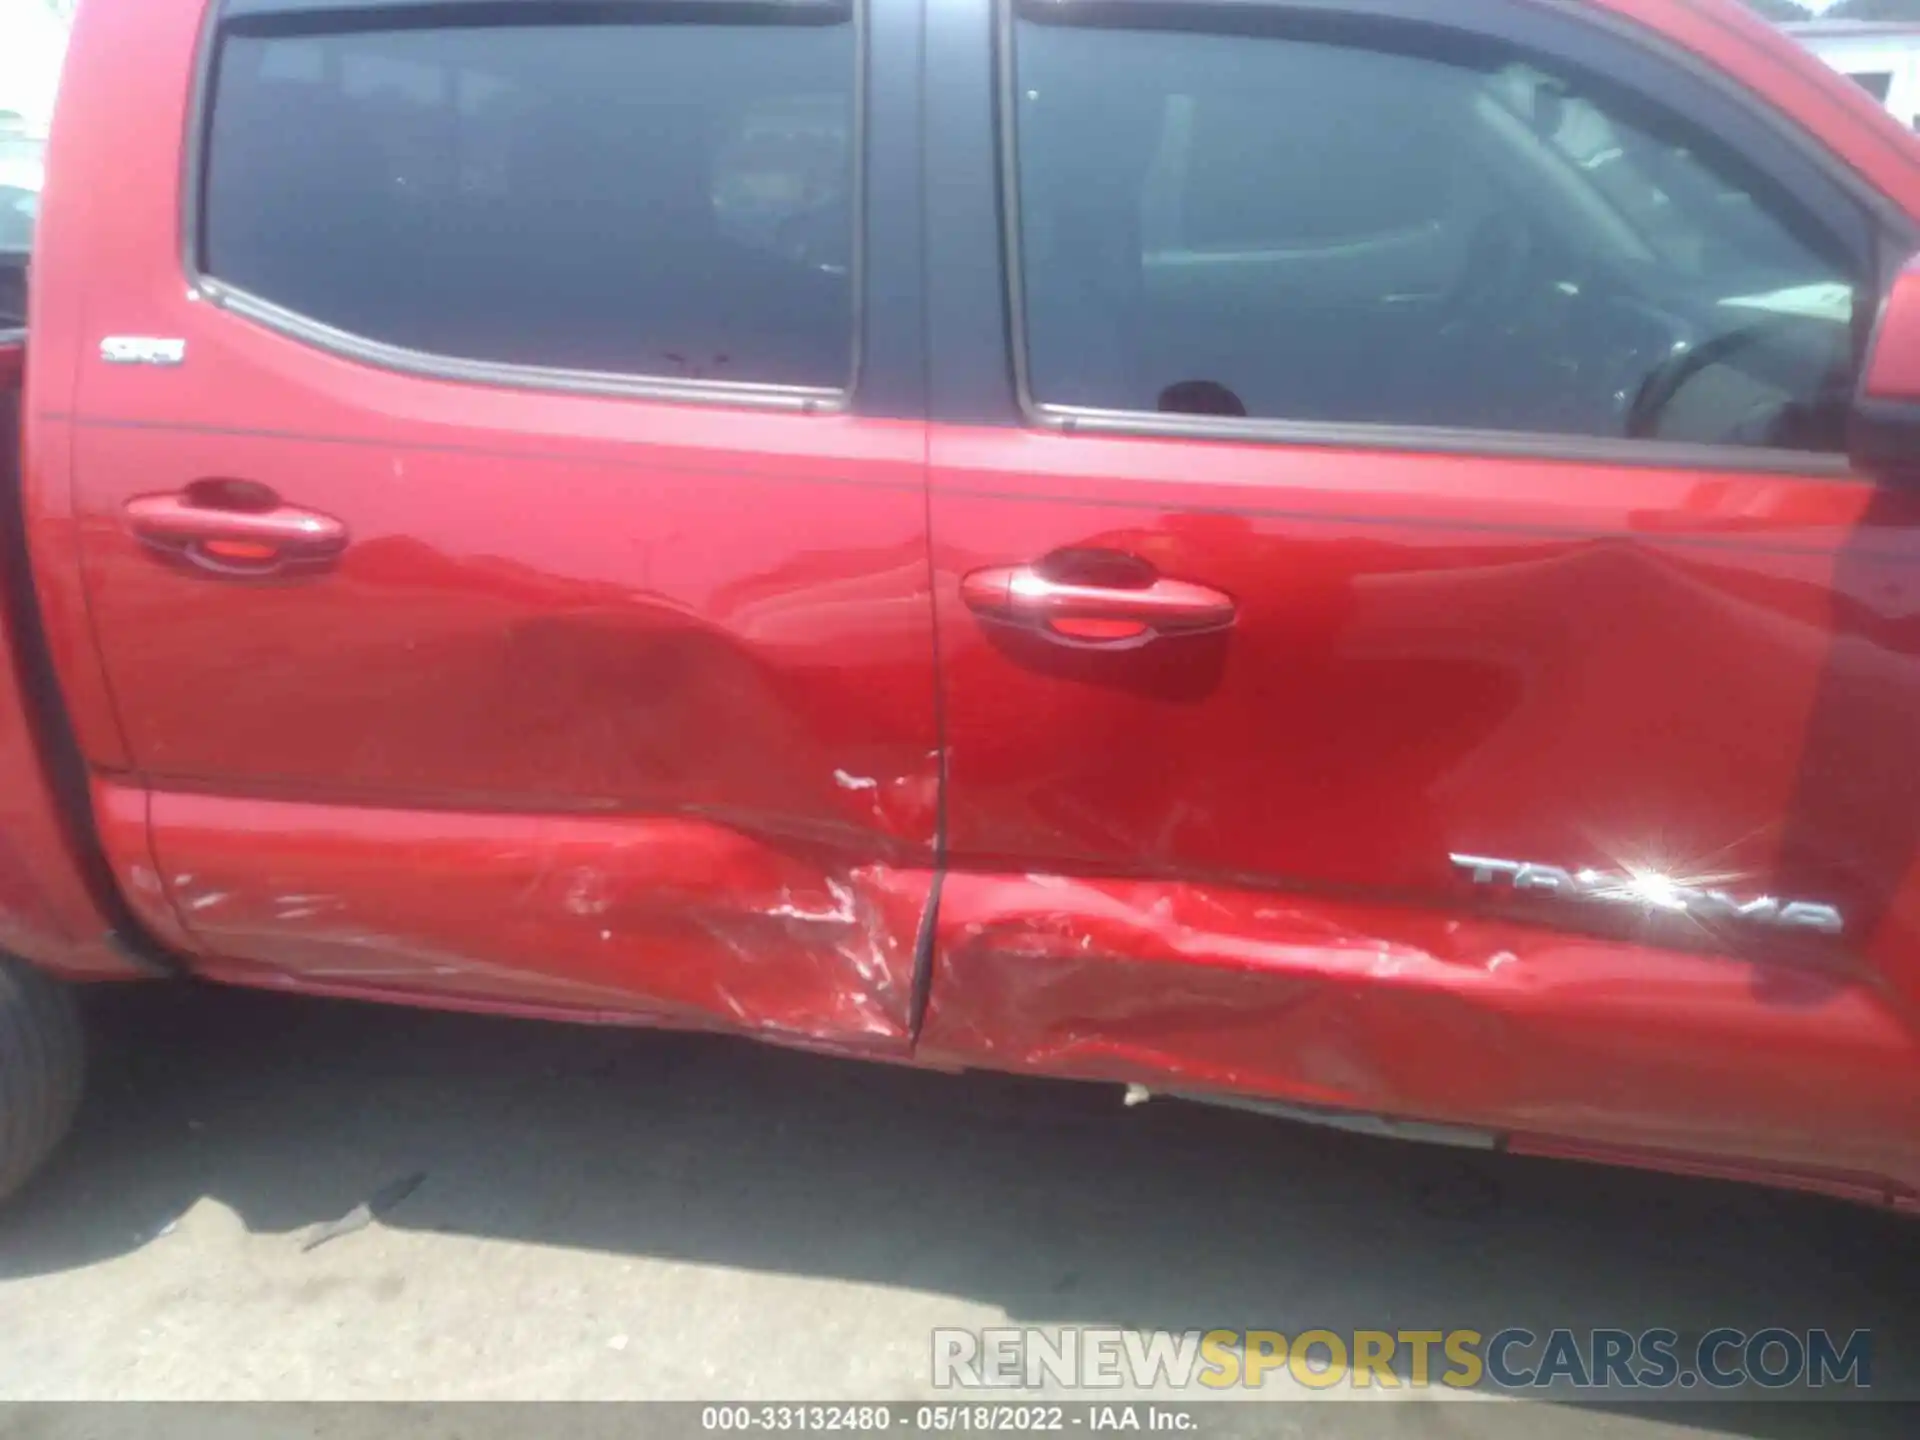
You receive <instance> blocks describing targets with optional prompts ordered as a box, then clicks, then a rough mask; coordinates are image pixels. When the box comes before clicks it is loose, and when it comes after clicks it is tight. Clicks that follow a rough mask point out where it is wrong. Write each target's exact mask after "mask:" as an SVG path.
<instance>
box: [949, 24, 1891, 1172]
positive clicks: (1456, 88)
mask: <svg viewBox="0 0 1920 1440" xmlns="http://www.w3.org/2000/svg"><path fill="white" fill-rule="evenodd" d="M1386 8H1387V9H1389V10H1392V9H1394V8H1395V7H1392V6H1389V7H1386ZM1407 8H1408V11H1409V14H1408V16H1407V19H1406V21H1405V22H1404V23H1396V22H1393V21H1391V20H1383V19H1381V18H1380V17H1373V18H1371V19H1368V20H1367V21H1366V22H1365V23H1362V22H1361V21H1360V20H1358V19H1355V20H1351V21H1339V20H1333V19H1329V18H1328V17H1327V16H1325V15H1324V14H1320V15H1317V16H1311V17H1307V18H1304V19H1303V18H1301V16H1300V15H1299V14H1298V13H1297V12H1291V11H1290V12H1288V13H1287V14H1284V15H1283V14H1282V13H1281V11H1280V10H1279V9H1278V7H1276V10H1275V12H1274V14H1273V15H1271V16H1262V15H1261V14H1260V12H1259V8H1258V7H1234V9H1233V11H1232V12H1231V13H1230V14H1229V13H1227V12H1225V11H1220V12H1209V13H1210V14H1211V16H1212V18H1211V19H1210V20H1209V21H1208V22H1206V23H1205V24H1202V23H1201V22H1200V21H1198V20H1197V19H1196V20H1192V21H1191V22H1190V23H1189V22H1183V23H1182V24H1181V25H1180V26H1178V27H1173V26H1171V22H1169V27H1168V28H1163V29H1155V28H1153V26H1154V24H1155V22H1154V21H1153V20H1151V19H1147V18H1142V19H1140V20H1138V21H1137V24H1138V26H1139V28H1128V26H1127V25H1124V24H1121V23H1119V21H1118V20H1117V19H1115V15H1114V14H1108V15H1107V16H1106V19H1107V21H1108V22H1109V23H1102V24H1099V25H1094V24H1092V23H1087V24H1084V25H1083V24H1081V23H1079V22H1077V21H1076V19H1075V18H1074V16H1072V15H1067V14H1063V13H1061V12H1060V10H1059V7H1049V6H1043V5H1034V6H1029V7H1023V8H1022V9H1021V11H1020V15H1019V17H1018V18H1017V19H1016V22H1015V25H1014V31H1013V40H1012V47H1011V55H1010V59H1009V61H1008V63H1009V64H1010V65H1011V67H1012V69H1011V73H1010V74H1009V75H1008V76H1007V77H1006V83H1005V86H1004V88H1003V92H1002V93H1004V94H1005V95H1007V96H1009V97H1010V98H1011V102H1012V104H1013V106H1014V110H1013V113H1012V114H1011V115H1010V116H1009V117H1006V118H1007V119H1009V120H1010V122H1011V128H1012V134H1013V146H1012V152H1011V158H1010V161H1009V163H1010V164H1011V165H1012V166H1013V167H1014V173H1013V174H1012V175H1011V176H1010V177H1008V178H1009V179H1010V180H1011V182H1012V184H1011V188H1010V191H1009V199H1010V204H1009V207H1008V208H1009V212H1010V213H1011V214H1012V215H1014V216H1015V217H1016V224H1017V227H1018V228H1017V232H1016V234H1015V236H1014V239H1013V242H1012V245H1011V253H1012V255H1013V257H1014V258H1015V260H1016V262H1017V263H1016V269H1017V273H1018V278H1019V281H1020V284H1019V289H1018V291H1017V292H1016V293H1017V295H1018V296H1019V298H1020V300H1021V301H1022V302H1023V303H1021V304H1020V305H1019V306H1017V307H1016V309H1015V312H1014V313H1015V314H1016V315H1017V316H1018V317H1019V318H1020V320H1021V321H1022V322H1023V328H1022V330H1021V332H1020V333H1018V334H1016V335H1015V336H1014V337H1013V341H1012V344H1013V348H1014V350H1015V353H1016V354H1017V355H1018V356H1019V358H1020V362H1021V370H1020V373H1019V375H1018V379H1019V382H1020V384H1021V385H1022V386H1023V387H1024V391H1025V400H1026V408H1025V413H1024V414H1023V415H1022V416H1021V417H1020V418H1019V420H1018V421H1017V422H1016V423H1013V424H1004V425H1001V426H998V427H994V426H983V425H978V424H964V425H950V426H945V427H942V428H941V429H940V430H938V431H937V432H936V435H935V438H934V443H933V451H932V453H933V478H932V487H933V491H932V518H933V533H934V540H935V559H936V593H937V601H938V605H939V611H940V635H941V650H942V665H943V674H944V680H945V693H946V697H947V701H946V716H947V723H948V735H949V743H950V746H951V750H950V789H949V795H948V809H947V813H948V819H949V833H948V845H949V858H950V863H951V866H952V873H951V874H950V875H949V876H948V878H947V880H946V882H945V885H944V890H943V895H942V901H941V908H940V916H939V940H938V945H937V954H936V963H935V972H934V980H933V987H932V996H933V1010H932V1013H931V1015H930V1017H929V1020H928V1024H927V1030H926V1043H927V1046H928V1048H929V1050H930V1051H931V1052H933V1053H936V1054H940V1055H943V1056H946V1057H948V1058H954V1059H959V1060H971V1061H976V1062H985V1061H990V1062H992V1063H999V1064H1022V1065H1028V1066H1031V1067H1034V1068H1037V1069H1043V1070H1047V1071H1052V1072H1057V1073H1059V1072H1064V1073H1072V1074H1080V1075H1085V1076H1091V1077H1104V1078H1111V1079H1124V1080H1131V1081H1141V1082H1145V1083H1147V1084H1149V1085H1152V1086H1155V1087H1157V1088H1167V1089H1173V1090H1181V1089H1185V1090H1194V1091H1216V1092H1217V1091H1254V1092H1259V1093H1264V1094H1267V1095H1271V1096H1274V1097H1278V1098H1281V1099H1284V1100H1288V1101H1291V1102H1294V1103H1304V1104H1309V1105H1312V1104H1324V1105H1330V1106H1338V1107H1342V1108H1347V1109H1359V1110H1365V1111H1374V1112H1384V1113H1386V1114H1389V1115H1398V1116H1412V1117H1419V1118H1424V1119H1429V1120H1439V1121H1449V1122H1455V1123H1459V1124H1465V1125H1470V1126H1475V1127H1484V1128H1486V1129H1489V1130H1497V1131H1502V1132H1507V1133H1519V1134H1522V1135H1525V1134H1528V1133H1533V1134H1542V1133H1544V1134H1551V1135H1556V1136H1561V1137H1573V1138H1574V1139H1576V1140H1578V1141H1579V1142H1581V1143H1584V1144H1586V1145H1588V1146H1590V1147H1592V1148H1595V1149H1599V1148H1602V1147H1606V1146H1616V1145H1617V1146H1637V1147H1644V1148H1650V1149H1665V1150H1672V1151H1691V1152H1712V1151H1716V1150H1718V1151H1724V1152H1728V1153H1733V1154H1739V1155H1742V1156H1745V1157H1748V1158H1750V1159H1754V1158H1759V1159H1770V1160H1773V1161H1776V1162H1778V1163H1780V1164H1781V1165H1783V1166H1793V1165H1798V1164H1803V1163H1804V1164H1808V1165H1811V1164H1815V1163H1818V1164H1822V1165H1826V1166H1836V1159H1837V1161H1838V1164H1837V1168H1842V1169H1858V1170H1860V1171H1862V1172H1870V1173H1877V1174H1888V1173H1896V1172H1898V1171H1899V1170H1900V1169H1901V1168H1902V1164H1903V1163H1904V1164H1905V1168H1906V1170H1907V1171H1908V1172H1909V1173H1911V1172H1913V1170H1914V1169H1915V1167H1914V1166H1913V1165H1912V1164H1911V1159H1910V1156H1908V1157H1907V1160H1906V1161H1904V1162H1903V1161H1902V1160H1901V1159H1899V1158H1898V1157H1900V1156H1904V1155H1907V1149H1908V1147H1909V1144H1910V1136H1911V1134H1912V1131H1913V1125H1914V1122H1915V1120H1916V1118H1920V1092H1917V1091H1916V1088H1915V1084H1914V1081H1913V1078H1912V1077H1913V1076H1914V1074H1915V1073H1916V1072H1915V1070H1914V1061H1915V1059H1916V1058H1920V1057H1916V1055H1915V1046H1914V1042H1913V1038H1912V1035H1911V1032H1910V1029H1909V1027H1908V1026H1907V1024H1906V1023H1905V1022H1904V1019H1903V1015H1904V1012H1905V1011H1906V1009H1907V1008H1908V1007H1909V1006H1910V1005H1911V1004H1912V1003H1913V1001H1914V1000H1915V999H1916V998H1920V972H1917V971H1916V969H1915V961H1914V958H1913V957H1914V953H1915V952H1914V950H1913V947H1912V942H1913V941H1914V939H1915V938H1916V937H1915V936H1914V934H1913V932H1912V929H1911V925H1912V917H1911V913H1910V912H1906V913H1903V912H1901V911H1900V908H1899V897H1900V894H1901V892H1902V890H1903V888H1905V886H1906V879H1907V870H1908V868H1909V867H1910V866H1911V865H1912V863H1913V860H1914V855H1915V841H1916V838H1920V822H1917V821H1916V819H1915V816H1916V815H1920V793H1916V782H1915V780H1914V778H1913V775H1914V771H1913V767H1912V766H1911V764H1910V763H1909V761H1908V758H1907V756H1906V753H1905V751H1906V748H1907V747H1906V745H1905V742H1904V741H1901V740H1900V739H1899V738H1898V736H1899V735H1901V734H1907V733H1911V727H1912V724H1913V722H1914V721H1915V719H1916V717H1920V683H1917V682H1916V679H1915V675H1916V672H1915V668H1914V666H1913V664H1912V661H1911V657H1910V655H1909V654H1908V653H1907V649H1908V647H1907V645H1906V643H1905V641H1904V640H1903V639H1902V638H1901V637H1902V635H1903V634H1904V631H1903V629H1902V628H1901V626H1902V623H1903V622H1902V621H1901V620H1900V619H1899V618H1898V617H1902V616H1905V615H1907V614H1910V613H1911V612H1912V610H1913V603H1912V601H1911V600H1910V599H1908V598H1904V597H1907V596H1910V595H1911V593H1912V583H1913V582H1912V577H1913V574H1914V567H1915V563H1916V561H1920V549H1916V547H1915V544H1914V541H1913V538H1912V537H1913V533H1914V532H1913V530H1912V529H1911V526H1912V524H1913V522H1914V520H1915V519H1916V514H1915V511H1916V506H1915V505H1914V503H1913V502H1912V501H1911V500H1910V499H1908V498H1907V497H1904V496H1900V495H1895V494H1887V493H1881V494H1876V493H1875V491H1874V488H1873V487H1872V485H1870V484H1869V483H1867V482H1865V481H1863V480H1858V479H1855V478H1852V477H1850V476H1848V475H1847V474H1846V473H1845V467H1844V464H1843V463H1842V462H1841V461H1840V460H1839V458H1838V456H1837V454H1836V452H1837V450H1838V449H1839V444H1840V435H1839V429H1838V424H1837V421H1838V416H1839V414H1840V412H1841V409H1842V408H1843V406H1844V403H1845V399H1846V396H1847V394H1848V389H1849V386H1850V383H1851V379H1852V374H1853V368H1854V365H1855V363H1856V361H1855V357H1856V356H1857V354H1858V347H1859V344H1860V340H1861V336H1862V327H1861V326H1860V325H1859V324H1858V323H1857V320H1858V315H1857V314H1856V308H1855V307H1856V306H1865V307H1867V309H1866V311H1865V312H1861V313H1870V310H1871V306H1872V303H1873V299H1874V297H1875V295H1876V294H1877V286H1878V280H1877V277H1876V276H1875V274H1874V271H1873V262H1872V252H1873V244H1872V239H1871V236H1872V232H1873V226H1872V224H1871V223H1870V222H1869V221H1867V219H1866V218H1865V216H1864V214H1863V212H1862V210H1861V208H1860V206H1859V205H1858V203H1857V202H1856V201H1855V200H1854V199H1853V198H1852V196H1851V195H1850V194H1849V193H1848V191H1847V190H1846V189H1845V188H1844V185H1843V184H1842V183H1841V182H1839V181H1836V180H1834V179H1832V178H1831V177H1829V176H1828V175H1827V174H1826V172H1825V171H1824V170H1823V169H1821V168H1819V167H1816V166H1814V165H1812V164H1811V163H1800V162H1798V161H1796V162H1794V163H1791V164H1785V163H1784V162H1783V164H1782V168H1781V169H1780V170H1779V171H1778V172H1777V173H1774V172H1769V171H1767V170H1765V169H1763V168H1762V165H1761V162H1760V161H1757V160H1755V159H1753V158H1752V157H1749V156H1746V155H1745V154H1743V153H1742V152H1741V151H1740V149H1739V143H1740V141H1739V137H1740V136H1741V135H1742V134H1744V133H1745V132H1744V131H1743V130H1742V128H1741V127H1742V125H1743V124H1745V123H1746V122H1745V121H1743V120H1742V119H1741V111H1740V109H1739V107H1737V106H1735V105H1733V104H1732V103H1731V102H1728V101H1726V100H1725V99H1724V97H1721V96H1719V95H1718V92H1710V91H1708V90H1707V89H1706V88H1705V87H1701V86H1698V85H1697V84H1696V85H1693V88H1692V89H1691V90H1690V89H1689V88H1688V84H1689V83H1690V82H1684V81H1683V80H1681V79H1680V78H1678V77H1670V78H1672V79H1673V85H1672V86H1671V87H1670V88H1665V89H1662V90H1661V91H1660V94H1659V98H1658V99H1656V98H1654V97H1653V96H1652V95H1650V94H1649V93H1648V92H1647V91H1646V90H1644V89H1641V88H1639V87H1640V86H1641V85H1644V84H1646V83H1647V79H1646V77H1647V75H1649V74H1654V73H1665V72H1662V71H1658V70H1657V69H1656V68H1655V62H1654V61H1653V60H1652V58H1651V57H1650V56H1649V55H1647V54H1644V53H1642V52H1641V51H1640V50H1639V49H1638V47H1637V46H1636V45H1633V44H1630V43H1628V42H1625V41H1622V40H1621V39H1620V38H1619V37H1618V36H1616V35H1612V34H1610V33H1605V32H1601V31H1599V30H1597V29H1589V28H1588V27H1587V26H1586V25H1584V24H1582V23H1579V22H1575V21H1571V20H1568V19H1566V18H1564V17H1553V18H1550V19H1549V18H1543V17H1544V15H1545V12H1540V11H1538V10H1537V9H1536V8H1535V7H1524V6H1510V5H1505V4H1500V3H1496V0H1487V3H1474V4H1471V5H1466V6H1461V7H1458V13H1457V14H1455V13H1454V12H1453V11H1450V12H1449V18H1448V21H1447V26H1446V28H1438V29H1437V28H1436V27H1435V26H1434V25H1433V24H1432V23H1431V21H1430V19H1422V18H1421V17H1420V16H1416V15H1414V14H1413V13H1412V11H1414V10H1415V9H1420V8H1422V7H1412V6H1409V7H1407ZM1115 13H1116V14H1117V13H1119V12H1115ZM1126 13H1129V14H1130V13H1132V12H1126ZM1143 13H1144V12H1143ZM1528 16H1531V17H1532V18H1531V19H1528V18H1526V17H1528ZM1209 26H1214V27H1217V29H1213V30H1210V29H1209ZM1556 56H1564V57H1566V60H1565V63H1564V65H1562V64H1561V63H1560V62H1559V61H1558V60H1556V59H1555V58H1553V57H1556ZM1775 158H1776V159H1778V157H1777V156H1776V157H1775ZM1229 611H1230V618H1229V614H1228V612H1229ZM1836 1095H1845V1096H1846V1097H1847V1103H1848V1106H1849V1115H1848V1121H1847V1124H1846V1126H1845V1127H1844V1130H1845V1133H1844V1135H1840V1136H1838V1137H1836V1135H1835V1133H1834V1130H1833V1127H1831V1126H1829V1125H1828V1124H1827V1123H1826V1118H1825V1117H1827V1115H1828V1114H1829V1107H1830V1106H1831V1105H1832V1104H1833V1103H1834V1099H1833V1097H1835V1096H1836Z"/></svg>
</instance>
